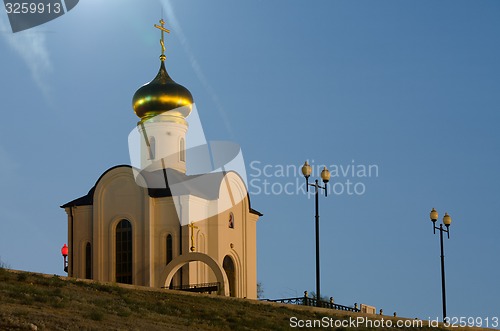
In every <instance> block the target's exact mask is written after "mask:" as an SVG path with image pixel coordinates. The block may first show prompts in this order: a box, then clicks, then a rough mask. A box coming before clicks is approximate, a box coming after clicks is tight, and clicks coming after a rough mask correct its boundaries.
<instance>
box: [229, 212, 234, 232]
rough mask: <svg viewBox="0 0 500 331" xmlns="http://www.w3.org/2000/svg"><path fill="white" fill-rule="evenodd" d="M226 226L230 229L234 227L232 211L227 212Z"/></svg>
mask: <svg viewBox="0 0 500 331" xmlns="http://www.w3.org/2000/svg"><path fill="white" fill-rule="evenodd" d="M228 227H229V228H230V229H234V215H233V213H230V214H229V222H228Z"/></svg>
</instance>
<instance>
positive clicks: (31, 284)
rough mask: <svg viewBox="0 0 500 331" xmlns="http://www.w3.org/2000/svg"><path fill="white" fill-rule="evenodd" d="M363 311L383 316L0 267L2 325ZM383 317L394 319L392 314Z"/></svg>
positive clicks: (125, 326)
mask: <svg viewBox="0 0 500 331" xmlns="http://www.w3.org/2000/svg"><path fill="white" fill-rule="evenodd" d="M365 316H371V317H370V318H371V319H375V320H377V319H378V321H379V323H380V321H381V320H380V318H381V316H376V315H362V314H359V313H347V312H339V311H334V310H329V309H318V308H313V307H304V306H293V305H280V304H273V303H268V302H260V301H255V300H245V299H235V298H224V297H217V296H213V295H205V294H195V293H184V292H177V291H169V290H158V289H150V288H144V287H141V288H137V287H133V286H127V285H116V284H102V283H97V282H93V281H83V280H75V279H70V278H65V277H58V276H49V275H42V274H35V273H28V272H18V271H11V270H7V269H2V268H0V330H289V329H292V328H291V326H290V318H292V317H296V318H297V321H298V320H304V321H305V320H320V319H323V320H325V321H326V320H328V321H329V323H335V321H337V323H340V322H342V321H343V320H349V318H351V319H356V318H358V317H362V318H365ZM384 318H385V319H390V320H391V321H392V323H394V324H395V323H396V319H394V318H392V317H387V316H385V317H384ZM408 321H410V320H408ZM331 325H335V324H331ZM307 329H309V328H301V330H307ZM340 329H343V330H351V329H352V330H354V329H356V330H360V329H370V328H366V327H363V328H353V327H345V328H339V330H340ZM372 329H373V330H375V329H376V330H397V329H398V328H395V327H392V328H380V327H379V328H375V327H373V328H372ZM402 329H404V330H417V329H418V330H439V328H430V327H424V328H411V327H405V328H402Z"/></svg>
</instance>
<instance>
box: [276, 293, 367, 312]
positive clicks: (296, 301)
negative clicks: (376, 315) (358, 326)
mask: <svg viewBox="0 0 500 331" xmlns="http://www.w3.org/2000/svg"><path fill="white" fill-rule="evenodd" d="M266 301H270V302H277V303H285V304H291V305H302V306H311V307H321V308H330V309H336V310H343V311H350V312H355V313H357V312H359V311H360V310H359V309H358V304H356V303H355V304H354V307H348V306H343V305H339V304H337V303H334V302H333V299H330V302H328V301H319V302H318V300H317V299H315V298H309V297H308V296H307V294H306V295H305V296H303V297H298V298H287V299H275V300H270V299H266Z"/></svg>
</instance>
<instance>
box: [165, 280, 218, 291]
mask: <svg viewBox="0 0 500 331" xmlns="http://www.w3.org/2000/svg"><path fill="white" fill-rule="evenodd" d="M165 288H168V289H170V290H178V291H187V292H200V293H202V292H204V293H206V292H208V293H212V292H218V291H219V288H220V283H219V282H216V283H201V284H190V285H177V286H172V285H171V286H169V287H165Z"/></svg>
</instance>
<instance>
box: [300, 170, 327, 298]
mask: <svg viewBox="0 0 500 331" xmlns="http://www.w3.org/2000/svg"><path fill="white" fill-rule="evenodd" d="M311 173H312V168H311V166H310V165H309V163H307V161H306V162H305V163H304V165H303V166H302V174H303V175H304V177H305V178H306V190H307V192H309V186H313V187H314V188H315V192H314V197H315V207H316V216H315V223H316V225H315V228H316V304H317V306H318V307H320V306H321V291H320V272H319V199H318V198H319V189H323V190H324V191H325V197H326V196H328V191H327V184H328V182H329V181H330V171H328V169H327V168H326V167H324V169H323V171H321V179H322V180H323V183H324V184H325V186H321V185H319V181H318V180H317V179H316V180H315V181H314V184H309V176H311Z"/></svg>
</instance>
